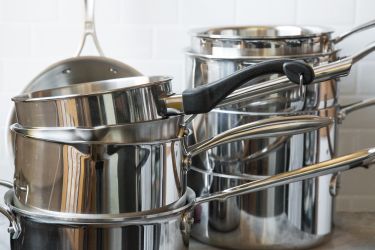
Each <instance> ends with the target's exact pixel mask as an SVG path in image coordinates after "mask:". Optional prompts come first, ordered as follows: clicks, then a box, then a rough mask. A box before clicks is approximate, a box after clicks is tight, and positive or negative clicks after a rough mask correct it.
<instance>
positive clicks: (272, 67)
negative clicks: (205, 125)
mask: <svg viewBox="0 0 375 250" xmlns="http://www.w3.org/2000/svg"><path fill="white" fill-rule="evenodd" d="M275 73H277V74H285V75H286V76H287V77H288V79H289V80H290V81H292V82H293V83H296V84H301V80H302V81H303V84H309V83H311V82H312V81H313V80H314V71H313V70H312V68H311V66H309V65H308V64H306V63H304V62H300V61H294V60H290V59H286V60H272V61H266V62H261V63H257V64H255V65H252V66H249V67H247V68H244V69H242V70H239V71H237V72H235V73H233V74H231V75H229V76H228V77H225V78H223V79H220V80H218V81H215V82H212V83H209V84H205V85H202V86H199V87H196V88H193V89H188V90H185V91H184V92H183V93H182V102H183V110H184V113H185V114H199V113H207V112H209V111H210V110H211V109H213V108H214V107H215V106H216V105H217V104H218V103H219V102H221V101H222V100H223V99H225V97H227V96H228V95H229V94H231V93H232V92H233V91H234V90H235V89H236V88H238V87H240V86H241V85H243V84H245V83H246V82H248V81H250V80H252V79H253V78H255V77H258V76H261V75H267V74H275ZM301 77H302V78H301Z"/></svg>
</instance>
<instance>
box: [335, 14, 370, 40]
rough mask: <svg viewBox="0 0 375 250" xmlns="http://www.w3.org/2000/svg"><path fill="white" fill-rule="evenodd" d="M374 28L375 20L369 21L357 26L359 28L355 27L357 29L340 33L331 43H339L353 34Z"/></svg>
mask: <svg viewBox="0 0 375 250" xmlns="http://www.w3.org/2000/svg"><path fill="white" fill-rule="evenodd" d="M374 26H375V20H371V21H369V22H366V23H364V24H361V25H359V26H357V27H355V28H353V29H351V30H348V31H347V32H344V33H342V34H341V35H339V36H337V37H335V38H334V39H333V40H332V41H333V42H334V43H339V42H341V41H342V40H344V39H345V38H347V37H349V36H351V35H353V34H356V33H359V32H361V31H364V30H368V29H370V28H372V27H374Z"/></svg>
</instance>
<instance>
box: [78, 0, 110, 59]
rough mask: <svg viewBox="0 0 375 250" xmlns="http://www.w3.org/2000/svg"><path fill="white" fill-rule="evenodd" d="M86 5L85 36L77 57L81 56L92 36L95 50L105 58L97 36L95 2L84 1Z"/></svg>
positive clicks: (92, 0) (91, 0) (90, 0)
mask: <svg viewBox="0 0 375 250" xmlns="http://www.w3.org/2000/svg"><path fill="white" fill-rule="evenodd" d="M84 3H85V20H84V29H83V35H82V39H81V43H80V45H79V47H78V51H77V57H79V56H81V53H82V51H83V48H84V47H85V44H86V40H87V37H89V36H91V38H92V40H93V42H94V45H95V48H96V50H97V52H98V53H99V55H100V56H104V53H103V50H102V48H101V47H100V44H99V41H98V38H97V36H96V29H95V18H94V14H95V0H84Z"/></svg>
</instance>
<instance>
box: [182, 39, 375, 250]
mask: <svg viewBox="0 0 375 250" xmlns="http://www.w3.org/2000/svg"><path fill="white" fill-rule="evenodd" d="M228 43H230V40H229V41H228ZM218 44H220V43H218ZM241 48H242V47H241V46H239V47H238V50H240V49H241ZM374 48H375V43H372V44H370V45H369V46H368V47H366V48H365V49H363V50H362V51H360V52H358V53H356V54H354V55H353V56H350V57H347V58H344V59H341V60H336V58H337V52H336V51H331V52H327V53H320V54H315V55H311V54H310V55H308V54H307V55H306V54H300V55H293V56H292V57H293V58H301V59H304V60H306V61H307V62H309V63H310V64H312V65H317V66H315V67H314V70H315V75H316V80H317V81H318V82H319V81H320V80H319V76H324V77H323V78H321V79H322V80H327V79H325V78H326V77H328V76H329V75H330V74H331V73H333V74H332V75H331V77H332V79H329V78H328V81H324V82H322V83H319V84H313V85H309V86H307V88H306V90H305V92H304V94H303V95H300V94H299V90H298V89H295V88H294V87H293V86H289V87H286V85H283V86H284V87H286V88H283V89H280V91H279V92H278V93H276V94H275V89H274V88H273V86H275V85H276V83H278V84H279V86H281V84H280V83H281V82H284V83H285V82H287V80H285V79H284V80H282V79H280V78H279V79H276V80H270V81H269V82H268V85H269V86H271V87H270V88H269V90H271V91H270V93H271V94H268V95H265V93H266V92H265V91H264V90H265V89H266V88H264V87H262V88H259V93H258V94H256V89H257V88H258V87H257V85H256V81H252V82H250V83H249V84H248V86H246V87H244V88H242V89H240V90H238V91H235V92H234V93H233V94H232V95H230V96H229V97H228V98H226V100H224V101H223V102H222V104H221V105H219V106H220V109H219V110H214V111H212V112H210V113H209V114H205V115H200V116H198V117H197V118H196V119H195V120H193V130H194V132H195V135H196V137H197V138H196V140H197V141H199V140H202V139H204V138H205V137H206V136H212V135H214V134H216V133H218V132H220V131H221V129H229V128H231V126H233V125H235V126H237V125H239V124H242V123H246V122H251V121H256V120H259V119H264V118H266V117H270V116H273V115H277V114H293V113H305V114H306V113H313V114H316V115H320V116H324V117H333V118H335V117H337V118H339V120H341V117H343V115H339V114H340V106H339V105H338V103H337V94H338V90H337V87H338V84H337V79H336V77H338V76H339V75H337V74H336V70H337V69H340V70H341V69H345V68H347V69H350V66H351V65H352V64H353V63H356V62H357V61H359V60H361V59H362V58H363V57H364V56H366V55H367V54H368V53H370V52H372V51H373V50H374ZM224 50H225V49H224ZM213 51H214V50H213ZM215 51H216V50H215ZM218 51H220V50H218ZM245 51H246V50H245ZM219 54H220V52H219ZM231 55H232V56H231ZM279 57H280V56H279ZM270 58H274V57H272V56H270V57H266V56H265V57H261V56H249V55H246V56H238V55H237V54H235V53H233V54H230V53H228V54H226V55H218V56H217V54H212V55H202V54H197V53H188V59H189V62H190V64H189V66H188V67H189V68H188V76H189V78H188V81H191V82H192V83H193V86H199V85H201V84H204V81H205V80H206V79H210V80H213V79H215V77H222V76H223V75H225V74H228V73H230V72H233V71H236V70H237V69H239V68H241V67H243V66H244V65H249V64H252V63H256V62H259V61H263V60H269V59H270ZM317 71H319V72H318V73H317ZM270 78H272V76H271V77H270ZM262 80H264V78H263V79H262ZM262 86H267V84H263V85H262ZM249 93H250V94H249ZM239 100H240V101H239ZM372 103H373V101H368V102H365V103H364V104H365V105H362V106H363V107H364V106H366V105H369V104H372ZM353 107H359V106H358V105H356V104H355V105H354V106H352V108H350V107H348V109H346V110H352V109H353ZM336 124H337V122H336V123H335V124H333V125H331V126H330V127H328V128H324V129H320V130H318V131H316V132H310V133H307V134H305V135H296V136H292V137H280V138H272V139H270V138H267V139H261V140H257V141H255V140H252V141H246V140H245V141H242V142H238V143H231V144H228V145H225V146H220V147H218V148H215V149H213V150H210V151H208V152H207V153H208V154H201V155H200V156H199V157H195V158H193V164H192V165H193V167H192V168H193V170H195V171H190V172H189V179H188V184H189V186H191V187H192V188H193V189H194V190H195V191H196V192H197V195H200V194H203V193H205V192H207V189H208V187H210V188H211V191H212V190H215V189H217V190H220V189H222V188H223V187H230V186H232V185H235V184H236V183H238V182H243V181H254V180H257V179H261V178H265V177H267V176H269V175H274V174H278V173H282V172H284V171H288V170H290V169H295V168H298V167H301V166H305V165H309V164H313V163H317V162H321V161H324V160H329V159H331V158H333V157H335V155H336V151H337V147H336V145H337V127H336ZM301 144H302V145H304V146H303V147H302V148H301V147H300V146H299V145H301ZM202 173H215V174H218V175H220V174H224V175H227V176H231V177H232V178H229V179H228V178H227V179H225V178H224V179H222V180H221V182H220V181H217V182H215V185H211V186H210V185H209V184H208V182H207V178H205V175H204V174H203V175H202ZM336 181H337V176H331V175H327V176H323V177H319V178H318V179H317V180H312V181H310V182H309V181H306V183H305V184H304V185H305V186H308V187H309V188H305V189H301V188H300V187H296V185H290V186H285V187H279V188H275V189H272V190H267V191H262V192H259V193H254V194H249V195H246V196H245V197H244V198H233V199H231V200H228V201H226V202H221V203H220V202H211V203H210V204H209V205H207V207H209V208H210V210H206V211H204V212H203V213H205V214H204V216H206V217H207V218H208V217H209V218H210V226H207V227H209V228H211V229H212V230H217V229H218V228H221V230H222V231H228V232H230V231H231V230H233V228H236V227H237V226H238V224H239V222H240V221H241V218H242V217H241V216H242V213H241V208H240V209H238V208H237V209H236V207H238V206H239V205H238V204H239V200H241V202H247V203H244V204H245V205H244V206H246V204H249V201H253V202H254V203H253V206H250V205H248V207H247V208H244V210H246V211H248V214H249V216H251V218H252V219H251V220H250V219H249V220H248V221H247V224H246V225H247V228H242V230H243V231H246V232H248V233H250V234H254V235H256V236H259V237H255V236H254V237H250V238H248V239H247V241H246V240H244V241H246V242H247V243H246V244H244V245H245V246H246V245H247V246H251V247H253V248H265V249H267V248H278V247H279V248H295V247H300V248H303V247H306V246H308V245H309V244H311V245H313V244H316V243H317V242H319V241H320V239H322V238H324V237H325V236H327V235H329V234H330V233H331V230H332V227H331V224H332V213H333V198H332V196H333V194H334V192H335V185H336ZM309 183H310V184H309ZM311 183H319V184H315V185H312V184H311ZM291 186H292V187H293V188H290V187H291ZM330 189H331V191H330ZM301 190H308V191H306V192H302V193H301ZM331 193H332V194H331ZM318 196H319V197H322V200H323V197H324V201H322V200H321V201H320V202H319V203H315V202H310V201H311V198H312V197H318ZM290 201H294V202H295V204H297V205H293V204H292V203H290ZM303 202H305V203H303ZM302 203H303V209H305V210H304V211H308V212H309V213H316V214H317V216H319V218H324V219H317V220H313V221H309V218H308V217H298V216H300V215H301V207H302V205H301V204H302ZM322 206H324V208H325V209H322V208H321V207H322ZM284 213H288V214H289V217H287V218H286V219H285V218H284V219H283V220H281V219H280V218H281V217H280V215H282V214H284ZM293 214H295V215H296V216H297V218H298V219H297V220H296V219H295V218H296V217H294V218H293ZM289 219H290V221H288V220H289ZM252 223H253V225H252ZM267 223H268V224H267ZM286 223H289V224H296V225H297V226H296V227H294V228H292V227H286ZM302 224H304V226H301V225H302ZM262 225H263V226H262ZM242 226H243V227H246V226H244V225H242ZM204 227H206V226H204ZM205 230H206V229H202V228H201V227H194V228H193V236H194V237H197V238H198V239H200V240H202V241H205V242H207V243H210V242H211V239H210V236H209V234H207V232H206V231H205ZM262 230H263V231H262ZM267 230H270V231H272V233H270V234H271V236H270V238H271V239H270V240H269V241H267V240H263V241H262V239H263V238H264V237H265V235H264V234H262V233H260V232H269V231H267ZM281 231H283V233H284V234H283V235H284V236H286V235H289V238H288V240H286V237H278V235H280V234H281ZM306 235H309V236H310V237H306ZM213 237H214V236H213ZM303 237H306V238H304V240H301V238H303ZM223 238H224V237H223ZM237 240H238V239H237ZM213 241H214V242H215V240H213ZM216 241H217V240H216ZM238 241H239V240H238ZM289 241H294V242H295V244H292V245H290V244H289ZM216 245H218V246H220V245H221V246H224V247H225V246H226V247H233V242H232V245H231V246H229V245H226V243H222V244H219V243H218V242H216ZM242 248H246V247H242Z"/></svg>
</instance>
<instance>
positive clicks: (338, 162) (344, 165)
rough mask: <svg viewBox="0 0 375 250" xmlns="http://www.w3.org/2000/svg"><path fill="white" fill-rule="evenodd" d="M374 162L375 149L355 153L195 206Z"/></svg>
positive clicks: (204, 198) (208, 197) (212, 197)
mask: <svg viewBox="0 0 375 250" xmlns="http://www.w3.org/2000/svg"><path fill="white" fill-rule="evenodd" d="M374 161H375V148H370V149H365V150H361V151H357V152H355V153H352V154H348V155H345V156H342V157H337V158H335V159H332V160H329V161H324V162H321V163H318V164H314V165H310V166H308V167H303V168H300V169H297V170H293V171H289V172H285V173H282V174H277V175H274V176H272V177H268V178H266V179H263V180H258V181H253V182H249V183H246V184H242V185H239V186H236V187H233V188H229V189H226V190H223V191H221V192H216V193H213V194H208V195H204V196H201V197H198V198H196V201H195V204H200V203H204V202H209V201H213V200H219V201H225V200H226V199H228V198H231V197H233V196H238V195H243V194H247V193H252V192H257V191H261V190H265V189H268V188H272V187H277V186H281V185H285V184H289V183H292V182H297V181H302V180H306V179H310V178H314V177H318V176H322V175H327V174H332V173H337V172H340V171H345V170H349V169H352V168H356V167H361V166H368V165H370V164H372V163H374Z"/></svg>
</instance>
